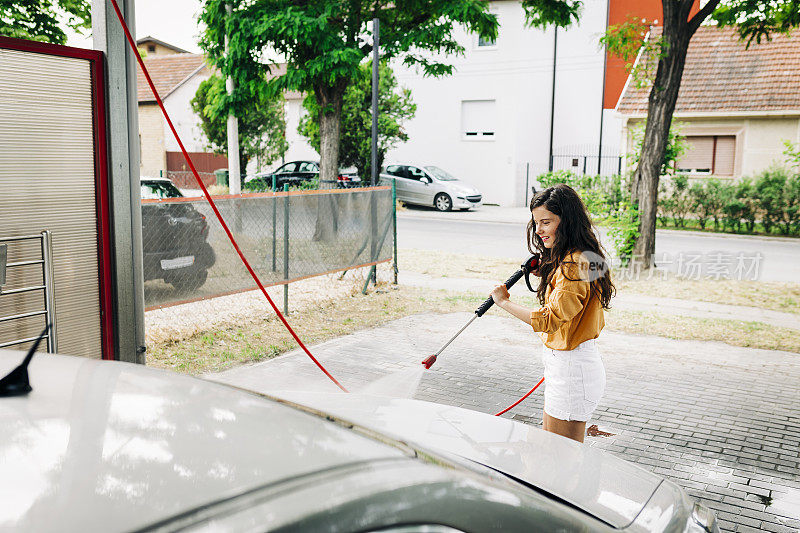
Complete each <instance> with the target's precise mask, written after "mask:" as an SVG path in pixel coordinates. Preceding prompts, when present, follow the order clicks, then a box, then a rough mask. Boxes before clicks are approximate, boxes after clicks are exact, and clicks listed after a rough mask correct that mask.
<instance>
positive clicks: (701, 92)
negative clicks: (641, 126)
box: [617, 26, 800, 115]
mask: <svg viewBox="0 0 800 533" xmlns="http://www.w3.org/2000/svg"><path fill="white" fill-rule="evenodd" d="M660 32H661V28H654V29H653V35H654V36H657V35H659V34H660ZM649 95H650V85H647V86H646V87H643V88H637V87H636V86H634V85H633V84H632V83H629V84H628V86H627V87H626V90H625V92H624V93H623V94H622V96H621V97H620V100H619V103H618V104H617V110H618V111H619V112H620V113H622V114H624V115H644V114H646V113H647V101H648V97H649ZM798 109H800V35H794V36H792V35H784V34H776V35H773V36H772V40H771V41H769V42H767V41H762V42H761V44H758V43H756V42H755V41H753V43H752V44H751V45H750V48H749V49H748V48H746V42H745V41H742V40H741V39H740V38H739V34H738V33H737V31H736V29H735V28H718V27H716V26H701V27H700V28H698V30H697V32H696V33H695V35H694V36H693V37H692V40H691V41H690V43H689V50H688V52H687V55H686V65H685V67H684V71H683V79H682V80H681V88H680V91H679V92H678V101H677V103H676V105H675V113H687V112H725V111H730V112H736V111H781V110H798Z"/></svg>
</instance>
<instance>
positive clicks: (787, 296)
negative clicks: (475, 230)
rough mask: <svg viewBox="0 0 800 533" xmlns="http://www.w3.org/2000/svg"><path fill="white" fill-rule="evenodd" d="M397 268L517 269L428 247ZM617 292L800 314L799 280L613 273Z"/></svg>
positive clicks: (445, 271)
mask: <svg viewBox="0 0 800 533" xmlns="http://www.w3.org/2000/svg"><path fill="white" fill-rule="evenodd" d="M398 259H399V262H398V263H399V264H398V268H399V269H400V270H401V271H403V270H409V271H412V272H419V273H421V274H427V275H430V276H439V277H450V278H480V279H492V280H495V281H497V282H498V283H500V282H502V281H503V280H505V279H506V278H508V276H509V275H510V274H511V273H512V272H514V271H515V270H516V269H518V268H519V265H520V262H519V261H518V260H513V259H496V258H488V257H480V256H473V255H466V254H451V253H444V252H438V251H428V250H406V249H403V250H401V251H400V252H399V253H398ZM612 279H613V280H614V284H615V285H616V287H617V292H618V293H623V294H625V293H628V294H642V295H646V296H657V297H661V298H678V299H683V300H694V301H700V302H712V303H721V304H728V305H744V306H748V307H760V308H762V309H769V310H772V311H782V312H785V313H797V314H800V283H779V282H762V281H737V280H687V279H683V278H679V277H676V276H672V275H669V276H667V277H663V276H660V275H656V276H654V277H653V278H652V279H647V276H646V275H642V276H641V277H639V278H638V279H627V278H626V276H624V275H621V274H620V273H618V272H615V273H612Z"/></svg>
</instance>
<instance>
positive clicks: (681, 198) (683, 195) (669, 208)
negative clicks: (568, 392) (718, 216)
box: [658, 174, 693, 228]
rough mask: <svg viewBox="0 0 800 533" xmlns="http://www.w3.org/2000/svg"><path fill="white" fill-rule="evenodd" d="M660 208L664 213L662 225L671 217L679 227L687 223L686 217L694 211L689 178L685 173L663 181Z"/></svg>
mask: <svg viewBox="0 0 800 533" xmlns="http://www.w3.org/2000/svg"><path fill="white" fill-rule="evenodd" d="M661 185H662V186H663V188H662V190H661V191H660V193H661V194H659V198H661V200H660V201H659V203H658V205H659V210H660V211H661V212H662V213H663V220H662V225H663V226H666V219H667V218H671V219H672V222H673V224H675V226H676V227H678V228H683V227H685V225H686V217H687V216H688V215H689V213H690V212H691V211H692V207H693V204H692V198H691V196H690V194H689V178H688V176H686V175H685V174H676V175H675V176H673V177H672V179H671V180H663V181H661Z"/></svg>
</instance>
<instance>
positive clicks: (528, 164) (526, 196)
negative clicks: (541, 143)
mask: <svg viewBox="0 0 800 533" xmlns="http://www.w3.org/2000/svg"><path fill="white" fill-rule="evenodd" d="M530 172H531V164H530V162H527V163H525V206H526V207H527V205H528V191H530V186H529V184H528V178H529V177H530Z"/></svg>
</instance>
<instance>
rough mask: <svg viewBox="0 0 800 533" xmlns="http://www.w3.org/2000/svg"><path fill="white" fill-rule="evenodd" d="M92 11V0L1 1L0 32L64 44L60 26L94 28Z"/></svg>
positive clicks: (82, 28)
mask: <svg viewBox="0 0 800 533" xmlns="http://www.w3.org/2000/svg"><path fill="white" fill-rule="evenodd" d="M91 10H92V3H91V1H90V0H0V35H4V36H6V37H15V38H17V39H28V40H31V41H43V42H47V43H55V44H65V43H66V42H67V35H66V34H65V33H64V30H62V29H61V26H66V27H68V28H71V29H72V30H74V31H77V32H79V33H80V32H82V30H85V29H91V27H92V14H91Z"/></svg>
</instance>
